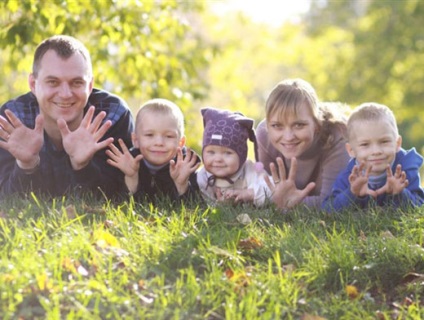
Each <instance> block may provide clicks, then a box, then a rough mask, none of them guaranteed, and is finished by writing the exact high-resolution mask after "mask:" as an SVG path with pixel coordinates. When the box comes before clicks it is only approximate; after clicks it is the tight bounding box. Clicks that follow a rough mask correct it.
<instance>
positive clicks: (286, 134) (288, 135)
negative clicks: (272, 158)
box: [282, 128, 294, 141]
mask: <svg viewBox="0 0 424 320" xmlns="http://www.w3.org/2000/svg"><path fill="white" fill-rule="evenodd" d="M282 137H283V139H284V140H288V141H290V140H293V139H294V132H293V130H292V129H291V128H285V129H284V130H283V135H282Z"/></svg>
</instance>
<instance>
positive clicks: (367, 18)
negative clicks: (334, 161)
mask: <svg viewBox="0 0 424 320" xmlns="http://www.w3.org/2000/svg"><path fill="white" fill-rule="evenodd" d="M217 1H218V0H215V1H213V0H210V1H207V0H205V1H204V0H185V1H181V0H180V1H173V0H162V1H161V0H147V1H143V0H139V1H137V0H94V1H90V0H44V1H38V0H4V1H2V2H0V48H1V53H0V66H1V70H2V72H1V73H0V81H1V85H0V99H1V100H0V101H2V103H3V102H5V101H7V100H8V99H11V98H13V97H15V96H17V95H19V94H22V93H25V92H26V91H28V85H27V76H28V74H29V72H31V63H32V58H33V52H34V50H35V48H36V46H37V44H38V43H39V42H41V41H42V40H43V39H44V38H46V37H49V36H51V35H54V34H69V35H72V36H75V37H77V38H79V39H80V40H81V41H83V42H84V43H85V44H86V45H87V47H88V49H89V50H90V52H91V55H92V59H93V68H94V74H95V84H96V86H97V87H103V88H106V89H108V90H110V91H112V92H114V93H116V94H119V95H121V96H122V97H123V98H124V99H125V100H127V102H128V103H129V105H130V106H131V108H132V110H133V111H134V112H136V110H137V108H138V107H139V105H140V104H142V103H143V102H144V101H146V100H147V99H150V98H153V97H163V98H168V99H170V100H173V101H175V102H176V103H177V104H178V105H179V106H180V107H181V108H182V109H183V111H184V113H185V115H186V126H187V138H188V144H189V146H191V147H194V148H195V149H196V150H197V151H199V150H200V143H201V135H202V131H203V125H202V122H201V117H200V112H199V109H200V108H201V107H204V106H215V107H218V108H228V109H232V110H238V111H241V112H243V113H245V114H246V115H248V116H250V117H252V118H254V119H255V120H256V121H257V122H259V121H260V120H261V119H262V118H263V116H264V104H265V100H266V97H267V95H268V93H269V92H270V90H271V89H272V88H273V86H274V85H275V84H276V83H277V82H278V81H280V80H282V79H285V78H294V77H300V78H304V79H305V80H307V81H309V82H310V83H311V84H312V85H313V86H314V87H315V89H316V91H317V93H318V95H319V97H320V99H321V100H322V101H340V102H344V103H347V104H348V105H350V106H352V107H353V106H356V105H358V104H360V103H362V102H366V101H376V102H379V103H383V104H386V105H388V106H389V107H390V108H392V109H393V111H394V112H395V114H396V116H397V118H398V122H399V129H400V131H401V134H402V136H403V141H404V144H403V146H404V147H405V148H410V147H412V146H415V147H417V149H418V150H419V151H421V152H422V151H423V149H422V146H423V142H424V130H421V126H422V124H423V123H424V119H423V118H424V114H423V112H422V111H421V108H420V104H421V103H422V102H423V101H424V90H423V84H424V73H423V72H422V70H424V32H423V31H422V30H423V28H422V26H421V25H422V21H424V1H422V0H403V1H382V0H337V1H332V0H327V1H325V0H310V9H309V11H308V12H306V13H305V14H304V15H303V16H302V19H300V20H297V21H290V20H288V21H284V22H283V21H282V23H281V24H280V25H278V26H275V25H271V24H267V23H260V22H256V21H254V20H253V19H252V18H251V17H250V16H248V15H246V14H245V13H243V12H241V11H240V12H230V13H227V14H219V15H218V14H217V13H216V12H215V11H214V10H211V7H212V6H213V5H214V4H216V2H217ZM219 1H221V2H223V1H226V0H219ZM264 5H265V4H264ZM285 6H290V2H289V1H275V2H274V3H273V4H272V5H269V10H271V11H275V10H284V8H285Z"/></svg>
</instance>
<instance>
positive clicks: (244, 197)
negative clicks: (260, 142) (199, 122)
mask: <svg viewBox="0 0 424 320" xmlns="http://www.w3.org/2000/svg"><path fill="white" fill-rule="evenodd" d="M201 113H202V116H203V124H204V133H203V150H202V158H203V164H204V167H203V168H202V169H200V171H199V172H198V174H197V182H198V184H199V188H200V191H202V194H203V195H204V197H205V198H206V200H209V201H230V202H235V203H240V202H248V203H253V204H254V205H256V206H262V205H263V204H264V203H265V200H266V199H267V198H269V197H270V196H271V192H270V190H269V187H268V185H267V184H266V182H265V179H264V177H265V176H266V172H265V170H264V169H263V166H261V165H260V164H259V163H256V164H254V163H253V162H252V161H250V160H246V159H247V149H248V147H247V139H249V140H251V141H252V142H254V144H255V157H256V159H257V150H256V137H255V132H254V130H253V124H254V121H253V120H252V119H249V118H246V117H245V116H244V115H243V114H241V113H239V112H231V111H228V110H218V109H214V108H204V109H202V110H201Z"/></svg>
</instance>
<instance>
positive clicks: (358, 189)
mask: <svg viewBox="0 0 424 320" xmlns="http://www.w3.org/2000/svg"><path fill="white" fill-rule="evenodd" d="M364 168H365V164H364V163H361V164H360V165H359V166H358V165H355V166H354V167H353V169H352V173H351V174H350V175H349V183H350V191H351V192H352V193H353V194H354V195H355V196H357V197H364V196H366V195H370V196H372V197H374V198H375V197H376V196H377V193H376V192H375V191H374V190H371V189H369V188H368V177H369V174H370V172H371V169H372V166H369V167H368V168H367V169H366V170H365V171H364Z"/></svg>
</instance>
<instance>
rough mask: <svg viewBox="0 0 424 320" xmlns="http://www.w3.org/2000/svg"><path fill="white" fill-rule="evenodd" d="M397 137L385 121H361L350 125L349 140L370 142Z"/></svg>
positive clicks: (389, 124)
mask: <svg viewBox="0 0 424 320" xmlns="http://www.w3.org/2000/svg"><path fill="white" fill-rule="evenodd" d="M396 136H397V134H396V131H395V129H394V128H393V126H392V125H391V123H390V122H389V121H387V120H384V119H381V120H378V121H375V120H374V121H368V120H361V121H359V120H358V121H355V122H353V123H352V124H351V128H350V130H349V139H357V140H370V139H379V138H384V137H393V138H395V137H396Z"/></svg>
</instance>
